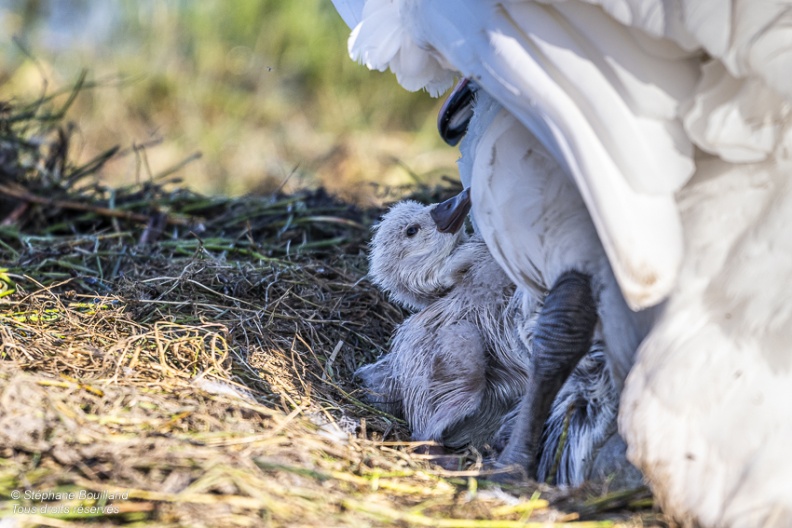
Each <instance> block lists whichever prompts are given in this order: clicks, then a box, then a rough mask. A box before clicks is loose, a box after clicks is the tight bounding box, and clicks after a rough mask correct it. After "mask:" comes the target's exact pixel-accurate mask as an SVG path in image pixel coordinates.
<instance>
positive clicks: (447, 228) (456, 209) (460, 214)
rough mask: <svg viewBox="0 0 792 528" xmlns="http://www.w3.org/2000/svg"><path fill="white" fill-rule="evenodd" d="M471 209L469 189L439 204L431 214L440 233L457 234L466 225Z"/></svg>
mask: <svg viewBox="0 0 792 528" xmlns="http://www.w3.org/2000/svg"><path fill="white" fill-rule="evenodd" d="M470 207H471V202H470V187H468V188H467V189H465V190H464V191H462V192H461V193H459V194H457V195H456V196H454V197H453V198H449V199H448V200H446V201H445V202H443V203H439V204H437V205H436V206H435V207H434V209H432V210H431V212H430V214H431V215H432V220H434V223H435V225H436V226H437V230H438V231H440V232H441V233H452V234H455V233H457V232H458V231H459V230H460V229H462V226H463V225H465V218H467V215H468V213H469V212H470Z"/></svg>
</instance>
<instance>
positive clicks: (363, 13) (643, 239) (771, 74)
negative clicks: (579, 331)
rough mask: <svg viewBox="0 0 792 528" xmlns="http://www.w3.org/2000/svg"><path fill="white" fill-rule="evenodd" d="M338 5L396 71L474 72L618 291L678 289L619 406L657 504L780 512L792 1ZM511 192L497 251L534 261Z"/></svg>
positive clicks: (788, 473) (787, 394) (418, 83)
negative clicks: (552, 180) (533, 152)
mask: <svg viewBox="0 0 792 528" xmlns="http://www.w3.org/2000/svg"><path fill="white" fill-rule="evenodd" d="M334 2H335V3H336V5H337V6H339V7H340V9H339V10H340V11H341V9H345V10H346V16H345V20H347V22H348V23H350V25H351V26H353V27H354V28H355V30H354V31H353V36H352V39H351V40H350V51H351V53H352V55H353V57H354V58H356V59H358V60H361V61H362V62H365V63H366V64H367V65H368V66H369V67H372V68H377V69H385V68H391V69H392V70H394V71H395V72H396V74H397V77H398V78H399V80H400V82H401V83H402V84H403V85H404V86H405V87H407V88H409V89H417V88H426V89H428V90H429V91H430V92H431V93H433V94H434V95H436V94H437V93H439V92H440V91H442V90H443V89H444V88H446V87H447V86H449V85H450V80H451V74H453V73H459V74H461V75H464V76H467V77H471V78H474V79H475V80H476V81H477V83H478V84H479V85H480V86H481V87H482V88H483V89H484V90H486V91H487V92H488V93H489V94H491V95H492V96H493V97H494V98H495V99H497V100H498V102H499V103H500V104H502V105H503V107H504V108H506V109H507V110H508V111H509V112H510V113H511V114H512V115H513V116H514V117H515V118H516V119H517V120H519V121H520V122H521V123H522V124H523V125H524V126H525V127H526V128H527V130H528V131H530V135H532V136H534V137H535V138H536V139H537V140H538V141H539V142H540V143H541V144H542V145H543V147H544V148H545V149H546V151H547V153H548V154H549V156H550V157H551V158H553V159H554V160H555V162H556V163H558V166H559V168H560V170H561V171H562V172H563V173H566V174H568V175H569V176H570V177H571V178H572V180H573V181H574V182H575V183H576V185H577V188H578V190H579V192H580V196H581V198H582V200H583V202H584V203H585V206H586V208H587V210H588V212H589V214H590V215H591V220H592V222H593V225H594V227H595V228H596V231H597V233H598V235H599V238H600V240H601V243H602V246H603V248H604V251H605V253H606V255H607V257H608V261H609V263H610V265H611V267H612V269H613V273H614V275H615V278H616V280H617V281H618V284H619V286H620V289H621V292H622V293H623V295H624V297H625V299H626V301H627V303H628V304H629V305H630V306H631V307H633V308H634V309H640V308H645V307H648V306H652V305H655V304H657V303H659V302H661V301H663V300H664V299H667V301H666V303H665V305H664V306H663V307H662V309H661V312H662V313H661V314H660V316H659V318H658V321H657V323H656V324H655V326H654V328H653V329H652V331H651V333H650V334H649V336H648V338H647V339H646V340H645V342H644V343H643V344H642V345H641V347H640V349H639V351H638V354H637V356H636V358H635V362H636V364H635V367H634V368H633V370H632V372H631V374H630V376H629V378H628V379H627V381H626V384H625V391H624V395H623V400H622V409H621V415H620V424H621V430H622V432H623V434H624V435H625V438H626V440H627V442H628V445H629V449H630V456H631V459H632V460H633V461H634V462H635V463H636V464H637V465H638V466H639V467H640V468H641V469H642V470H643V471H644V473H645V474H646V476H647V477H648V479H649V481H650V482H651V484H652V486H653V489H654V491H655V492H656V494H657V495H658V497H659V498H660V499H661V502H662V504H663V506H664V508H665V509H666V511H667V512H669V513H670V514H672V515H674V516H676V517H677V518H679V519H682V520H685V521H690V520H694V521H697V522H699V523H701V524H704V525H707V526H765V525H773V526H784V525H786V524H788V523H789V520H788V519H789V518H792V485H790V482H792V457H791V456H790V455H789V446H790V445H792V411H790V410H789V409H790V408H789V405H788V402H790V401H792V351H791V350H790V346H792V313H791V312H792V308H790V302H789V297H790V295H789V292H790V285H792V257H791V255H792V247H790V246H792V236H791V235H790V234H789V232H788V230H789V229H790V227H789V226H792V203H790V202H792V189H790V182H789V175H790V171H792V161H791V158H792V132H791V131H790V125H791V124H792V119H791V118H790V113H791V112H792V105H791V104H790V101H791V100H792V73H790V72H792V2H790V1H789V0H775V1H769V0H734V1H731V2H723V1H716V0H602V1H590V2H586V1H583V0H567V1H564V0H556V1H553V0H546V1H539V0H537V1H529V0H512V1H505V0H504V1H494V0H434V1H432V0H423V1H419V0H368V1H365V2H364V1H363V0H334ZM386 12H387V16H384V15H383V14H384V13H386ZM378 14H379V15H383V16H378ZM503 141H507V140H506V139H504V140H503ZM498 177H500V176H498ZM513 178H514V179H513V180H511V181H508V182H507V183H502V184H500V185H503V186H504V187H502V188H503V189H507V188H508V186H509V185H519V184H518V181H519V175H514V176H513ZM474 186H475V183H474ZM515 188H516V187H515ZM498 192H499V189H493V190H492V193H493V196H492V197H491V199H492V200H495V202H493V203H495V204H497V203H498V202H497V200H499V199H500V198H499V197H498V195H497V193H498ZM508 194H509V193H508V192H507V193H506V195H507V197H508ZM514 206H515V207H521V206H522V205H521V204H520V203H517V204H516V205H514ZM510 207H512V205H510V202H508V201H505V202H503V204H502V206H499V205H496V207H495V208H494V211H495V212H496V213H498V216H499V217H500V218H499V219H498V220H495V221H499V222H502V223H503V224H504V225H505V226H507V227H508V228H509V229H511V234H509V233H510V232H509V231H504V232H503V236H502V237H501V244H503V248H502V249H501V250H500V252H501V253H502V255H503V257H502V259H501V260H503V261H505V262H506V269H507V271H509V273H510V275H515V276H519V275H520V274H523V273H528V274H529V275H530V273H529V272H530V270H529V269H525V268H523V267H522V264H521V263H520V261H519V253H520V252H519V247H520V246H518V245H517V243H516V242H515V244H514V245H513V246H512V247H511V248H509V247H507V243H508V241H509V240H514V241H518V240H520V237H521V236H522V235H521V233H520V224H519V221H518V219H516V218H515V217H513V216H509V215H510V214H511V211H512V209H510ZM477 214H478V213H477ZM477 221H478V223H479V225H480V226H481V227H482V229H485V230H486V226H487V225H489V222H490V221H491V220H490V219H488V218H482V217H481V216H477ZM492 225H494V224H492ZM493 251H494V252H495V253H496V254H497V253H498V251H496V250H493ZM510 267H511V270H510V269H509V268H510ZM522 285H523V286H525V287H530V283H529V281H524V282H523V283H522Z"/></svg>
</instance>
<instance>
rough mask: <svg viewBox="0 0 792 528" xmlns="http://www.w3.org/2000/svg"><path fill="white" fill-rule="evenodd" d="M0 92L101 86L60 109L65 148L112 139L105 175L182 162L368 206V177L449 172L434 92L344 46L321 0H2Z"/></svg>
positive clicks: (451, 158) (339, 25) (385, 180)
mask: <svg viewBox="0 0 792 528" xmlns="http://www.w3.org/2000/svg"><path fill="white" fill-rule="evenodd" d="M0 35H2V37H0V39H1V40H0V99H3V100H8V99H19V100H25V101H30V100H31V99H35V98H36V97H40V96H41V95H43V94H45V93H53V92H55V91H56V90H58V89H62V88H64V87H69V86H70V85H72V84H74V83H75V81H76V79H77V78H78V77H79V75H80V71H81V70H83V69H85V70H87V71H88V79H89V80H90V81H92V82H94V83H95V84H97V86H96V87H95V88H92V89H90V90H88V91H85V92H83V93H82V94H81V95H80V96H79V98H78V100H77V101H76V104H75V106H74V107H73V108H72V109H71V111H70V112H69V114H68V119H69V120H70V121H73V122H75V123H76V124H77V126H78V130H79V132H78V134H77V136H76V141H75V142H74V145H73V146H72V148H73V150H74V152H73V153H72V156H73V157H74V158H75V159H76V160H78V161H80V160H82V161H84V160H87V159H90V158H92V157H93V156H95V155H97V154H98V153H100V152H102V151H104V150H106V149H107V148H109V147H111V146H113V145H121V146H122V147H123V148H126V151H127V155H125V156H122V157H120V158H118V159H116V160H114V161H113V162H112V163H111V164H110V165H108V167H107V168H106V169H105V170H104V172H103V175H102V177H103V178H105V179H108V180H110V181H111V182H112V183H114V184H121V183H128V182H132V181H136V180H138V181H139V180H140V179H142V178H150V177H152V176H153V175H156V174H158V173H161V172H163V171H165V170H167V169H168V168H169V167H172V166H175V165H178V164H179V163H181V162H182V161H183V160H185V159H189V158H190V157H191V156H193V155H195V153H198V152H200V154H201V157H200V159H197V160H195V161H192V162H190V163H189V164H187V165H186V166H185V168H183V169H182V170H181V171H180V172H179V173H178V174H179V175H180V176H181V177H182V178H183V180H184V181H185V183H186V184H187V185H188V186H189V187H191V188H193V189H195V190H198V191H200V192H204V193H208V194H230V195H237V194H242V193H251V192H253V193H256V192H260V193H266V192H270V191H272V190H273V189H277V188H281V187H282V188H284V189H285V190H290V189H293V188H295V187H300V186H316V185H320V184H321V185H325V186H326V187H327V188H328V189H329V190H330V191H331V192H334V193H336V194H340V195H342V196H343V197H345V198H347V199H353V200H356V201H358V202H361V203H373V202H376V201H378V199H379V198H380V197H379V196H378V194H377V193H376V192H375V191H374V189H373V188H372V186H371V185H369V184H368V182H378V183H380V184H384V185H385V186H400V185H405V184H409V183H412V182H414V181H415V180H416V179H417V180H420V181H421V182H424V183H430V184H431V183H433V182H435V181H437V180H439V178H440V177H441V176H442V175H444V174H448V175H452V174H455V172H456V171H455V160H456V158H457V156H458V153H457V151H456V149H452V148H450V147H447V146H445V145H444V144H443V143H442V142H441V141H440V139H439V138H438V136H437V132H436V129H435V120H436V115H437V110H438V108H439V105H440V101H438V100H435V99H432V98H430V97H429V96H428V95H427V94H426V93H424V92H420V93H413V94H411V93H408V92H406V91H405V90H404V89H402V88H401V87H400V86H399V85H398V84H397V82H396V79H395V77H394V76H393V75H392V74H390V73H389V72H386V73H379V72H369V71H368V70H366V68H365V67H363V66H361V65H358V64H355V63H354V62H352V61H351V60H350V59H349V57H348V55H347V52H346V41H347V37H348V35H349V28H347V27H346V26H345V24H344V23H343V21H342V20H341V18H340V17H339V16H338V15H337V14H336V12H335V9H334V8H333V6H332V4H331V2H330V1H329V0H234V1H232V2H229V1H222V0H203V1H201V2H197V1H190V0H170V1H168V0H100V1H97V0H49V1H47V0H0Z"/></svg>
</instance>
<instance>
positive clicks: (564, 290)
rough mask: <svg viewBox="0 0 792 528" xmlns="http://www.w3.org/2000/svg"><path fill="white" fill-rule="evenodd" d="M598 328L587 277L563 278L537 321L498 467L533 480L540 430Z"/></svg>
mask: <svg viewBox="0 0 792 528" xmlns="http://www.w3.org/2000/svg"><path fill="white" fill-rule="evenodd" d="M596 324H597V310H596V305H595V302H594V296H593V293H592V291H591V280H590V278H589V277H588V276H587V275H585V274H583V273H580V272H577V271H568V272H566V273H564V274H563V275H561V277H559V279H558V281H556V283H555V285H554V286H553V287H552V289H551V290H550V293H549V294H548V295H547V297H546V299H545V303H544V306H543V308H542V310H541V312H540V314H539V319H538V320H537V323H536V328H535V332H534V337H533V355H532V365H531V379H530V382H529V384H528V386H527V387H526V392H525V394H524V395H523V399H522V401H521V402H520V409H519V415H518V417H517V421H516V423H515V426H514V430H513V431H512V435H511V437H510V438H509V442H508V444H507V445H506V448H505V449H504V450H503V452H502V453H501V455H500V457H499V458H498V463H497V465H498V466H500V467H506V466H516V467H515V471H519V469H522V470H523V471H525V474H526V475H527V476H528V477H530V478H535V477H536V463H537V455H538V453H539V449H540V448H541V445H540V444H541V437H542V428H543V426H544V423H545V421H546V420H547V418H548V416H549V415H550V408H551V406H552V404H553V400H554V399H555V397H556V395H557V394H558V391H559V390H560V389H561V386H562V385H563V384H564V382H565V381H566V379H567V378H568V377H569V375H570V374H571V373H572V370H574V368H575V366H576V365H577V363H578V361H579V360H580V358H582V357H583V356H584V355H585V354H586V352H588V350H589V348H590V347H591V341H592V338H593V336H594V328H595V326H596ZM518 468H519V469H518Z"/></svg>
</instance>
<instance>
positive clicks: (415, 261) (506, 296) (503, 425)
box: [356, 201, 626, 485]
mask: <svg viewBox="0 0 792 528" xmlns="http://www.w3.org/2000/svg"><path fill="white" fill-rule="evenodd" d="M433 208H434V206H424V205H421V204H419V203H417V202H412V201H406V202H401V203H399V204H396V205H395V206H394V207H393V208H392V209H391V210H390V211H389V212H388V213H387V214H386V215H385V216H384V217H383V219H382V222H381V223H380V224H379V225H378V226H377V227H376V232H375V236H374V240H373V242H372V249H371V255H370V264H371V270H370V275H371V277H372V279H373V281H374V282H375V283H376V284H377V285H379V286H380V287H381V288H382V289H383V290H385V291H387V292H389V293H390V295H391V297H392V298H393V300H395V301H396V302H398V303H399V304H401V305H403V306H405V307H407V308H409V309H412V310H417V312H416V313H414V314H413V315H411V316H410V317H409V318H407V319H406V320H405V321H404V322H403V323H402V324H401V325H400V326H399V328H398V329H397V331H396V334H395V336H394V338H393V342H392V346H391V351H390V353H388V354H386V355H385V356H384V357H383V358H381V359H380V360H379V361H377V362H376V363H374V364H371V365H366V366H364V367H362V368H360V369H359V370H358V371H357V373H356V374H357V376H358V377H359V378H360V379H361V380H362V381H363V383H364V385H365V387H366V388H367V389H368V391H370V394H371V396H370V400H371V401H372V403H373V404H374V405H376V406H378V407H380V408H382V409H383V410H386V411H388V412H391V413H393V414H395V415H397V416H401V417H403V418H404V419H405V420H406V421H407V422H408V424H409V425H410V428H411V431H412V438H413V439H414V440H416V441H434V442H437V443H439V444H441V445H443V446H446V447H449V448H459V447H463V446H466V445H472V446H474V447H477V448H482V447H484V446H485V445H488V444H489V445H492V446H493V447H495V448H496V449H497V448H498V447H499V446H500V445H504V444H505V443H506V441H507V440H508V437H509V434H510V431H511V429H512V426H513V423H514V421H515V419H516V416H517V413H516V411H515V409H516V408H517V406H518V403H519V402H520V399H521V397H522V395H523V393H524V391H525V387H526V384H527V383H529V381H528V380H529V372H530V369H531V336H532V335H533V328H534V325H535V324H536V319H537V318H536V317H535V314H536V312H537V310H538V309H539V302H538V300H537V299H535V298H528V297H527V294H519V295H518V296H517V297H515V296H514V285H513V283H512V282H511V280H510V279H509V278H508V277H507V276H506V274H505V273H504V272H503V271H502V270H501V268H500V267H499V266H498V264H497V262H495V260H494V259H493V258H492V256H491V254H490V253H489V251H488V249H487V247H486V245H485V244H484V242H483V240H482V239H481V238H480V237H478V236H477V235H473V236H470V237H469V236H467V235H466V234H465V233H464V230H463V229H459V226H461V223H462V222H463V221H464V216H462V217H461V218H460V219H459V220H458V225H457V226H456V227H457V228H456V229H455V230H452V231H453V232H447V233H441V232H439V231H437V229H436V225H435V222H434V221H433V219H432V217H431V212H432V210H433ZM617 398H618V396H617V394H616V391H615V388H614V387H613V385H612V383H611V381H610V376H609V375H608V372H607V367H606V364H605V359H604V356H603V354H602V342H601V340H599V339H595V342H594V344H593V346H592V348H591V352H590V353H589V354H588V355H587V356H586V357H585V358H584V359H583V360H582V361H581V362H580V365H579V367H578V368H577V369H576V370H575V371H574V373H573V375H572V376H571V377H570V378H569V380H568V382H567V384H566V385H565V386H564V389H562V391H561V393H560V394H559V396H558V398H557V399H556V401H555V403H554V405H553V409H552V413H551V416H550V418H549V419H548V421H547V424H546V428H545V432H544V436H543V439H542V443H543V449H542V451H541V453H540V460H539V464H538V468H539V470H538V477H539V478H540V479H545V478H547V477H548V476H549V475H550V473H551V470H552V469H553V468H556V469H557V471H556V474H555V482H556V483H558V484H569V485H578V484H580V483H581V482H582V481H583V480H585V479H586V478H589V477H591V476H597V475H593V473H601V470H602V468H599V469H598V467H595V466H597V464H595V462H594V460H593V457H592V454H593V453H594V452H595V451H596V450H597V449H598V448H599V447H600V446H601V445H602V444H603V443H604V442H606V441H607V440H608V438H610V437H611V436H613V434H614V432H615V429H616V421H615V420H616V412H617ZM564 433H566V441H565V444H564V446H563V448H562V449H561V450H560V452H559V449H558V446H559V443H560V442H561V438H562V436H563V435H564ZM625 465H626V462H625ZM614 469H616V470H619V469H620V468H618V467H616V468H614ZM606 470H607V471H609V470H610V469H606Z"/></svg>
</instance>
